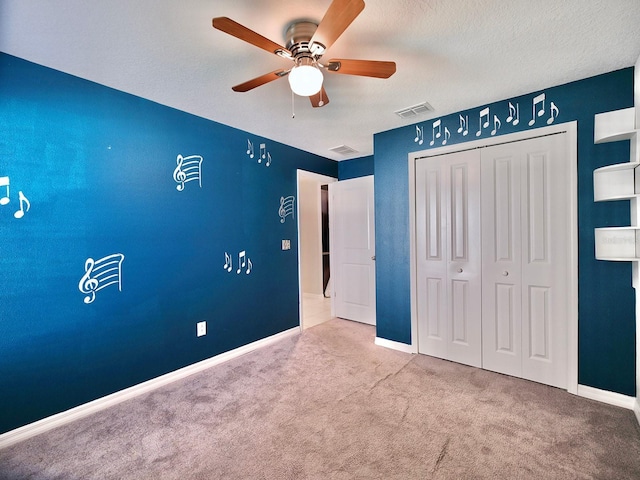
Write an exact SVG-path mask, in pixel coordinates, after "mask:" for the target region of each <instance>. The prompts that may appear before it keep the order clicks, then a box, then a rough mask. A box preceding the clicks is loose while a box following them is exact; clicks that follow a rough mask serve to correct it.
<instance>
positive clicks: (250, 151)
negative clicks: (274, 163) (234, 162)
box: [247, 139, 271, 167]
mask: <svg viewBox="0 0 640 480" xmlns="http://www.w3.org/2000/svg"><path fill="white" fill-rule="evenodd" d="M259 147H260V150H259V151H258V159H257V161H258V163H262V162H263V161H264V166H265V167H269V166H270V165H271V154H270V153H269V152H268V151H267V144H266V143H261V144H260V145H259ZM247 155H248V156H249V158H251V159H253V158H254V157H255V156H256V151H255V147H254V145H253V142H252V141H251V140H249V139H247Z"/></svg>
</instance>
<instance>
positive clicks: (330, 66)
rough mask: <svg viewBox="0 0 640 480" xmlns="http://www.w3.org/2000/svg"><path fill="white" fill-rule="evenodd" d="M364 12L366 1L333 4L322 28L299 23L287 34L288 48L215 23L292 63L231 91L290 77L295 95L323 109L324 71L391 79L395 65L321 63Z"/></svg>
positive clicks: (226, 21) (226, 22) (227, 22)
mask: <svg viewBox="0 0 640 480" xmlns="http://www.w3.org/2000/svg"><path fill="white" fill-rule="evenodd" d="M363 9H364V1H363V0H333V2H331V5H329V9H328V10H327V12H326V13H325V15H324V17H323V18H322V20H321V21H320V23H319V24H316V23H314V22H311V21H306V20H304V21H296V22H293V23H292V24H290V25H289V26H288V28H287V30H286V34H285V37H286V48H285V47H283V46H281V45H278V44H277V43H275V42H272V41H271V40H269V39H268V38H265V37H263V36H262V35H260V34H258V33H256V32H254V31H253V30H250V29H248V28H247V27H245V26H243V25H240V24H239V23H237V22H235V21H233V20H231V19H230V18H227V17H216V18H214V19H213V27H214V28H216V29H218V30H221V31H223V32H225V33H228V34H229V35H232V36H234V37H236V38H239V39H240V40H244V41H245V42H248V43H251V44H252V45H255V46H256V47H259V48H262V49H263V50H266V51H268V52H271V53H274V54H276V55H278V56H280V57H283V58H287V59H290V60H292V61H293V62H294V63H295V65H294V66H293V67H291V68H290V69H288V70H287V69H278V70H274V71H273V72H270V73H267V74H265V75H261V76H259V77H256V78H254V79H252V80H249V81H248V82H244V83H241V84H239V85H236V86H235V87H232V89H233V91H235V92H247V91H249V90H251V89H253V88H256V87H259V86H261V85H264V84H266V83H269V82H272V81H274V80H278V79H279V78H282V77H285V76H288V77H289V84H290V86H291V90H292V91H293V93H295V94H297V95H300V96H303V97H309V99H310V100H311V105H313V106H314V107H322V106H324V105H326V104H327V103H329V98H328V97H327V93H326V92H325V90H324V87H323V86H322V82H323V75H322V71H321V70H327V71H328V72H331V73H339V74H345V75H360V76H364V77H377V78H389V77H390V76H391V75H393V74H394V73H395V71H396V64H395V62H382V61H376V60H349V59H341V58H334V59H331V60H329V62H328V63H326V64H323V63H320V59H321V57H322V55H324V53H325V52H326V51H327V50H328V49H329V47H331V45H333V43H334V42H335V41H336V40H337V39H338V37H339V36H340V35H342V33H343V32H344V31H345V30H346V29H347V27H348V26H349V25H350V24H351V22H353V20H355V18H356V17H357V16H358V15H359V14H360V12H362V10H363Z"/></svg>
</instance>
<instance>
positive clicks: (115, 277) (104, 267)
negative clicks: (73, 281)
mask: <svg viewBox="0 0 640 480" xmlns="http://www.w3.org/2000/svg"><path fill="white" fill-rule="evenodd" d="M123 261H124V255H123V254H122V253H114V254H113V255H108V256H106V257H103V258H101V259H99V260H94V259H93V258H91V257H89V258H87V260H86V261H85V263H84V270H85V273H84V275H83V276H82V278H81V279H80V282H79V283H78V290H80V292H81V293H83V294H85V295H86V297H85V298H84V303H86V304H89V303H92V302H93V301H94V300H95V299H96V292H99V291H100V290H102V289H103V288H106V287H108V286H110V285H117V286H118V291H120V292H121V291H122V262H123Z"/></svg>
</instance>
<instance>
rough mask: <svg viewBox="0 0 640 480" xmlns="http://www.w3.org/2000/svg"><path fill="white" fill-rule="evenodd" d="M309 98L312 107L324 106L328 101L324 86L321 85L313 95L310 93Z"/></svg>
mask: <svg viewBox="0 0 640 480" xmlns="http://www.w3.org/2000/svg"><path fill="white" fill-rule="evenodd" d="M309 100H311V105H313V106H314V107H324V106H325V105H326V104H327V103H329V97H327V92H326V91H325V90H324V87H322V88H321V89H320V91H319V92H318V93H316V94H315V95H311V96H310V97H309Z"/></svg>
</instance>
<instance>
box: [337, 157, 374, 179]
mask: <svg viewBox="0 0 640 480" xmlns="http://www.w3.org/2000/svg"><path fill="white" fill-rule="evenodd" d="M368 175H373V155H369V156H367V157H360V158H352V159H351V160H342V161H341V162H338V180H349V179H351V178H359V177H366V176H368Z"/></svg>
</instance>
